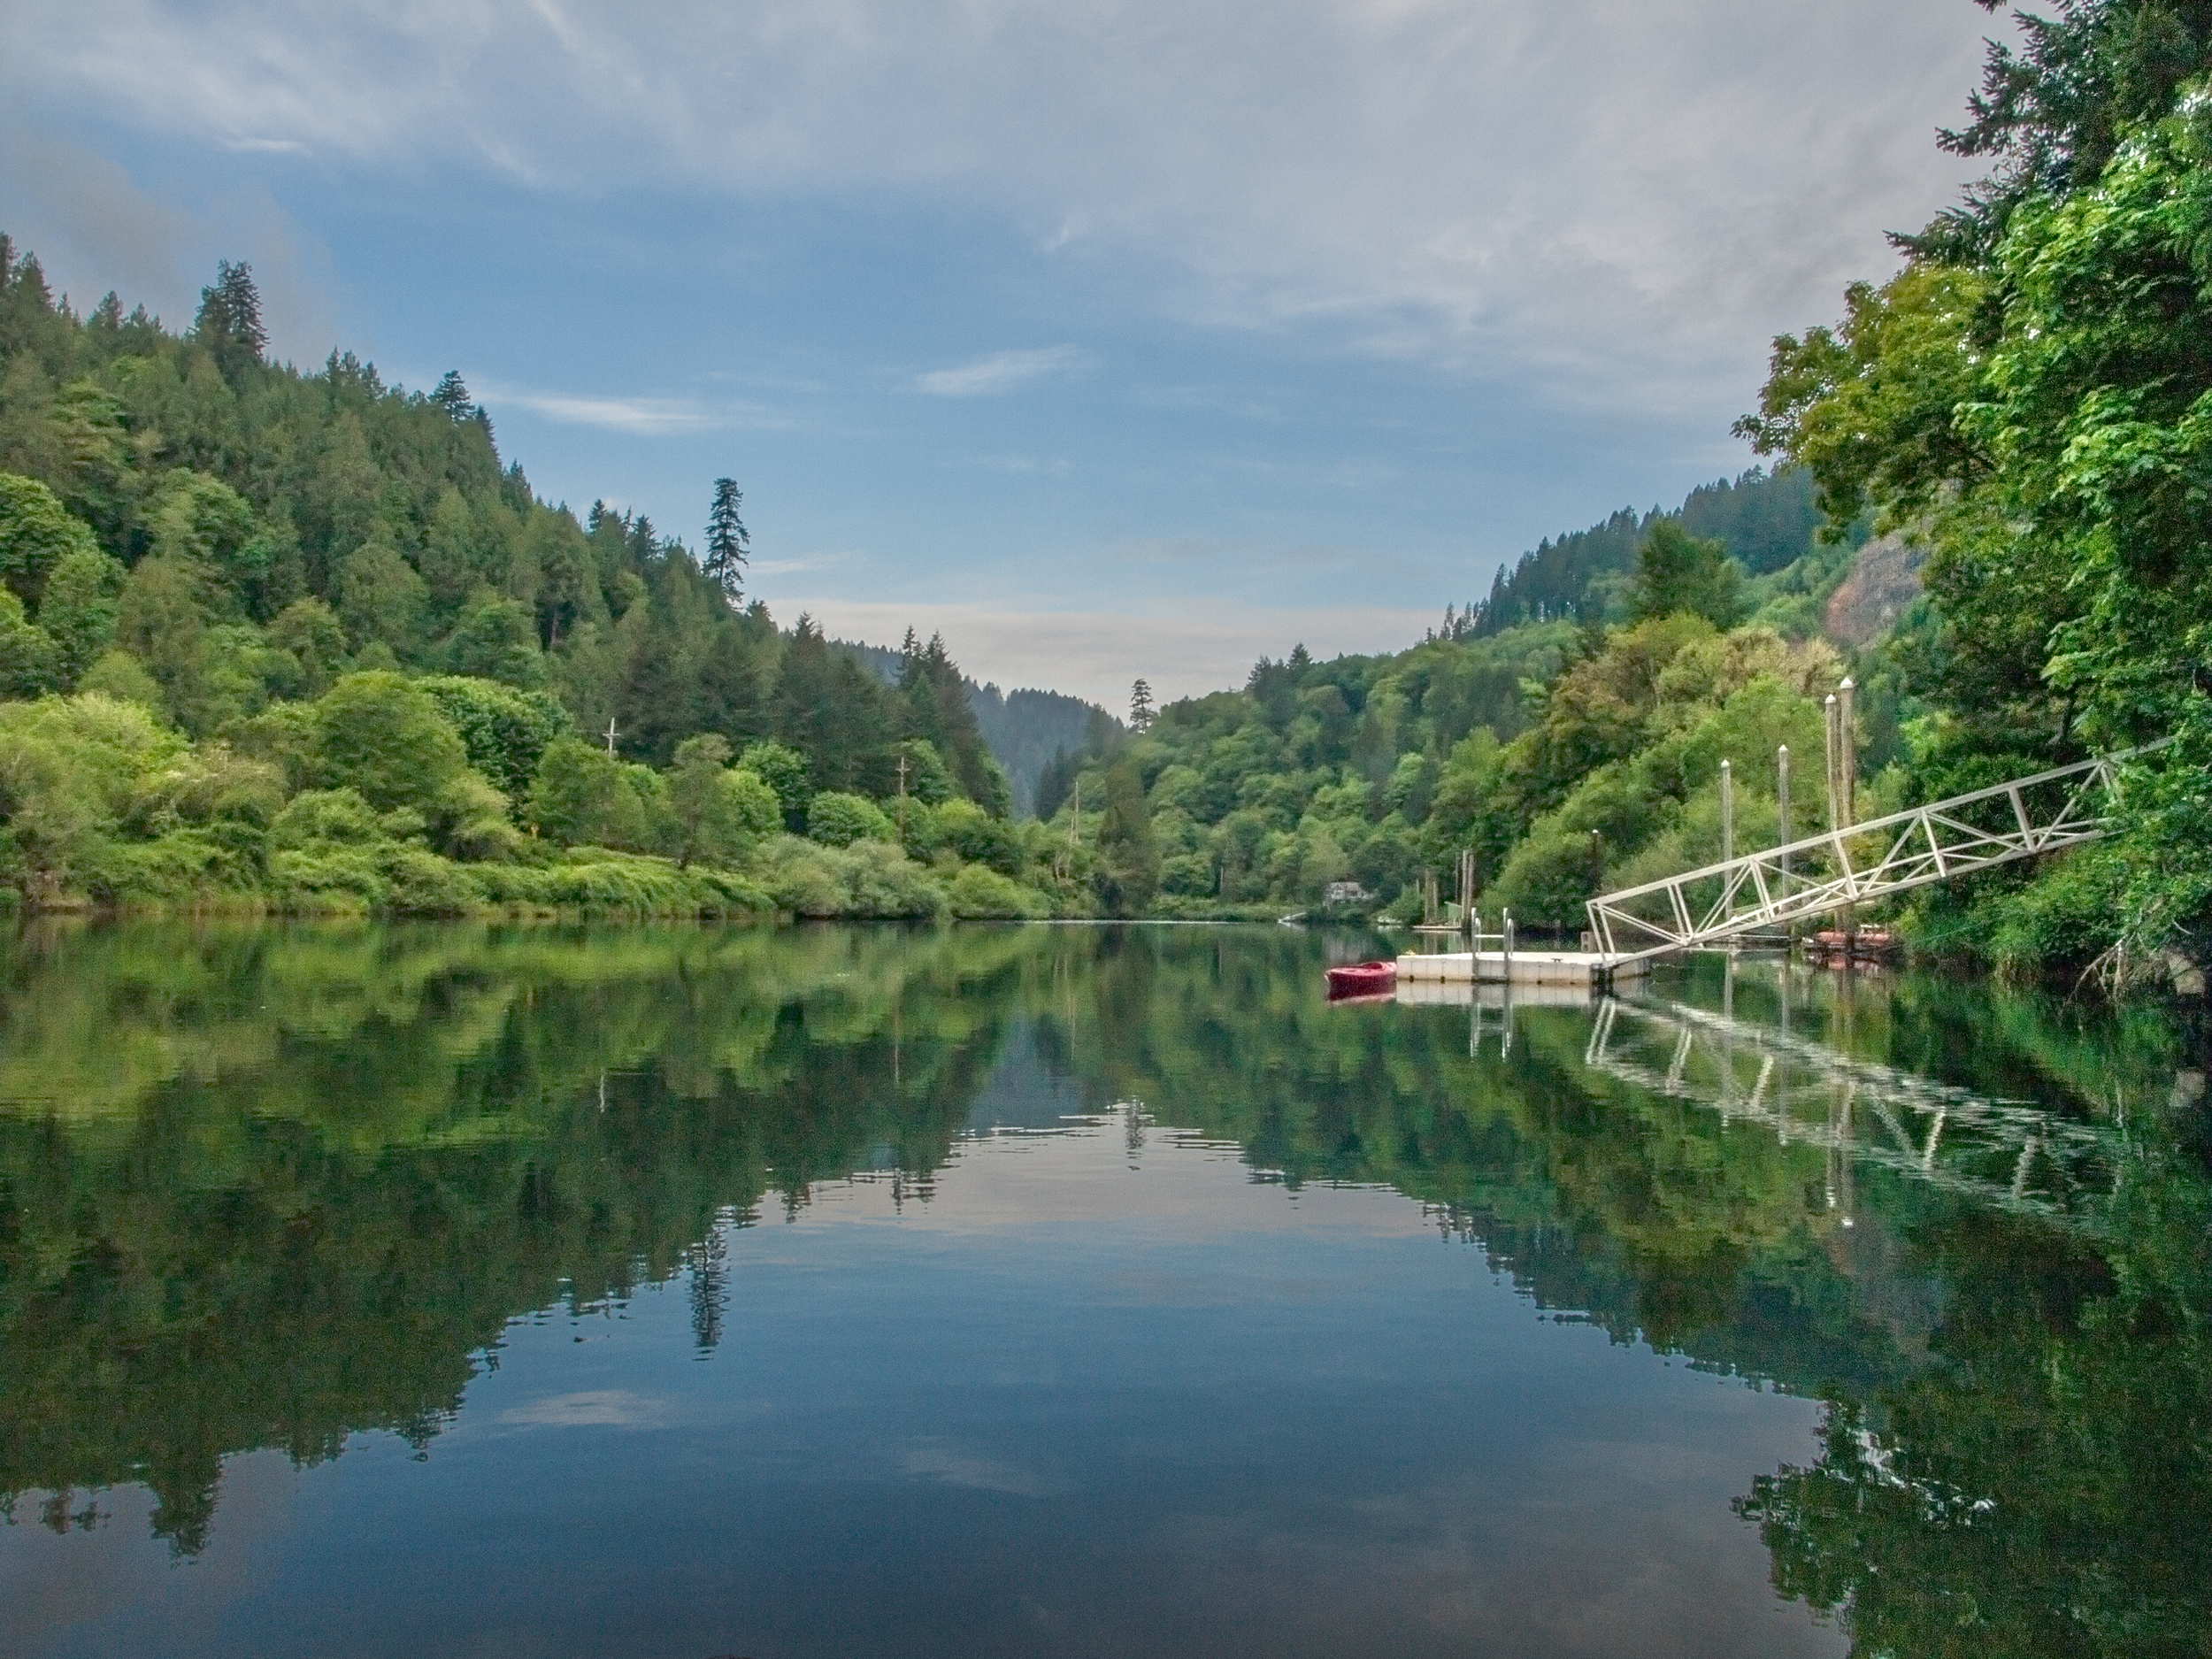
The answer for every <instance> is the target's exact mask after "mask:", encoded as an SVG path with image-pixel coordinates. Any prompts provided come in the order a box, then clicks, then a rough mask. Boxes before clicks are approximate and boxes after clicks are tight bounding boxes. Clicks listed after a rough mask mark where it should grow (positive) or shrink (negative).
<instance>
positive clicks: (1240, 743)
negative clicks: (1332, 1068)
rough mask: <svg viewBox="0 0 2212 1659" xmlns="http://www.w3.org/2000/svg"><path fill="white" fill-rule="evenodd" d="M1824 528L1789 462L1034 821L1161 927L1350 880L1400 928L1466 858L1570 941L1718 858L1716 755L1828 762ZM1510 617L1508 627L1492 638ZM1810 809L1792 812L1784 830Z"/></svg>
mask: <svg viewBox="0 0 2212 1659" xmlns="http://www.w3.org/2000/svg"><path fill="white" fill-rule="evenodd" d="M1821 524H1822V519H1821V515H1820V514H1819V512H1818V511H1817V510H1816V507H1815V506H1814V503H1813V484H1812V480H1810V478H1809V476H1808V475H1807V474H1806V473H1804V472H1801V471H1799V470H1797V469H1794V468H1785V469H1784V470H1782V471H1781V472H1778V473H1777V474H1776V475H1774V476H1771V477H1770V476H1769V475H1767V474H1766V473H1764V472H1760V471H1758V470H1757V469H1754V470H1753V471H1751V472H1747V473H1745V474H1744V475H1743V476H1742V477H1740V478H1739V479H1735V480H1720V481H1718V482H1716V483H1714V484H1711V485H1708V486H1704V487H1701V488H1699V489H1697V490H1694V491H1693V492H1692V493H1691V495H1690V496H1689V497H1688V499H1687V500H1686V502H1685V503H1683V505H1682V506H1681V507H1680V508H1679V509H1678V510H1676V511H1672V512H1664V513H1663V512H1653V513H1649V514H1646V515H1643V516H1641V517H1639V516H1638V515H1636V514H1633V513H1630V512H1623V513H1620V514H1617V515H1615V517H1614V518H1612V519H1611V520H1609V522H1608V523H1606V524H1603V525H1600V526H1596V527H1594V528H1593V529H1591V530H1589V531H1586V532H1582V533H1579V534H1575V535H1571V536H1564V537H1562V538H1560V539H1559V540H1558V541H1547V542H1545V543H1544V544H1543V545H1542V546H1540V547H1539V548H1538V549H1536V550H1535V551H1533V552H1532V553H1530V554H1529V555H1527V556H1526V557H1524V558H1523V559H1522V560H1521V562H1520V564H1519V565H1518V566H1517V568H1516V570H1515V572H1513V573H1512V574H1510V575H1508V574H1506V573H1504V572H1501V574H1500V578H1499V580H1498V583H1497V584H1496V586H1495V587H1494V589H1493V594H1494V600H1493V603H1492V604H1491V605H1489V606H1476V607H1471V608H1470V609H1469V610H1468V611H1464V612H1461V611H1449V612H1448V613H1447V615H1446V618H1445V621H1444V625H1443V626H1442V627H1441V628H1440V629H1438V630H1432V631H1431V633H1430V634H1429V636H1428V638H1427V639H1425V641H1422V642H1421V643H1419V644H1417V645H1416V646H1414V647H1413V648H1412V649H1409V650H1407V651H1403V652H1401V653H1398V654H1396V655H1393V656H1387V657H1338V658H1336V659H1334V660H1333V661H1329V662H1317V661H1315V660H1314V659H1313V658H1312V657H1310V656H1309V655H1308V654H1307V652H1306V651H1305V649H1304V648H1302V647H1301V648H1299V649H1296V650H1294V651H1293V652H1292V653H1291V655H1290V656H1289V657H1287V658H1286V659H1284V660H1282V661H1279V662H1278V661H1265V660H1263V661H1262V662H1261V663H1259V664H1257V665H1256V666H1255V668H1254V669H1253V671H1252V673H1251V676H1250V679H1249V680H1248V682H1247V684H1246V685H1245V687H1243V689H1241V690H1240V691H1225V692H1218V693H1216V694H1215V695H1211V696H1208V697H1202V698H1194V699H1189V700H1186V701H1183V702H1179V703H1171V704H1169V705H1168V706H1167V707H1166V708H1164V709H1163V710H1160V712H1159V715H1158V718H1156V720H1155V721H1154V722H1153V724H1152V726H1151V727H1150V729H1149V731H1148V733H1146V734H1145V735H1144V736H1143V737H1142V738H1141V739H1140V740H1138V741H1133V742H1132V743H1130V744H1128V745H1126V746H1125V747H1123V748H1120V749H1113V748H1111V747H1110V746H1107V745H1096V746H1094V748H1093V749H1092V750H1091V752H1090V753H1088V754H1087V755H1086V756H1082V757H1074V760H1073V764H1070V765H1068V766H1066V767H1065V768H1064V774H1065V775H1064V776H1063V775H1053V776H1048V780H1047V783H1046V785H1045V787H1044V789H1043V792H1042V794H1041V797H1040V800H1039V810H1040V811H1041V812H1045V813H1047V814H1048V815H1051V816H1054V817H1055V818H1056V823H1057V824H1058V825H1059V826H1060V827H1061V830H1062V833H1067V826H1068V819H1069V815H1070V814H1071V812H1074V811H1077V810H1080V811H1081V812H1082V814H1083V815H1084V817H1083V820H1082V823H1081V825H1080V826H1079V827H1078V829H1077V831H1076V833H1075V835H1074V839H1076V840H1078V841H1096V842H1097V843H1098V845H1099V848H1100V856H1101V858H1102V861H1104V862H1106V863H1108V864H1115V863H1118V864H1120V865H1121V866H1123V867H1125V870H1126V871H1127V872H1128V874H1129V877H1130V879H1133V881H1134V882H1135V883H1136V884H1137V886H1138V887H1140V888H1144V887H1147V886H1148V890H1149V891H1150V892H1151V894H1152V897H1151V901H1150V902H1152V904H1153V905H1154V906H1155V907H1156V908H1158V909H1161V910H1165V911H1168V912H1171V913H1181V914H1207V913H1213V912H1218V911H1221V910H1232V911H1235V910H1247V909H1249V910H1256V911H1261V912H1278V913H1279V912H1281V911H1285V910H1299V909H1307V908H1310V907H1312V906H1315V905H1317V904H1318V903H1319V902H1320V901H1321V900H1322V898H1323V896H1324V895H1325V891H1326V889H1327V888H1328V887H1329V886H1330V885H1331V884H1332V883H1334V882H1339V881H1352V882H1356V883H1357V884H1358V885H1359V886H1360V887H1362V888H1363V889H1364V890H1365V891H1366V892H1367V893H1368V894H1369V895H1371V900H1370V901H1369V902H1367V903H1366V904H1365V905H1364V906H1363V908H1369V909H1386V908H1389V907H1392V906H1398V907H1399V908H1401V909H1403V908H1406V907H1407V906H1409V905H1410V904H1411V903H1412V902H1413V901H1412V898H1411V896H1410V890H1411V888H1412V887H1413V886H1414V885H1415V884H1416V883H1417V880H1418V879H1419V876H1420V874H1421V872H1423V871H1425V870H1447V869H1448V868H1449V867H1450V866H1451V865H1452V864H1453V863H1454V862H1455V859H1456V857H1457V856H1458V854H1459V851H1460V850H1461V849H1463V848H1465V847H1472V848H1474V849H1476V852H1477V863H1478V870H1479V873H1480V875H1481V878H1482V880H1483V882H1484V885H1485V887H1486V893H1485V902H1488V903H1492V904H1509V905H1511V906H1512V907H1513V908H1514V910H1515V913H1516V914H1517V916H1518V917H1520V918H1522V919H1523V920H1524V922H1525V923H1526V924H1530V925H1535V926H1563V927H1564V926H1575V925H1577V924H1578V921H1579V917H1580V907H1581V902H1582V900H1583V899H1584V898H1586V897H1587V896H1588V895H1589V894H1590V893H1591V892H1594V891H1595V890H1597V885H1596V884H1597V883H1599V882H1600V881H1601V880H1604V881H1610V880H1613V879H1618V878H1620V877H1623V876H1624V875H1632V874H1636V873H1640V872H1645V871H1647V870H1650V871H1663V870H1666V869H1671V868H1672V867H1674V864H1675V861H1678V860H1683V859H1688V860H1690V861H1692V862H1696V861H1697V860H1698V859H1699V858H1700V857H1701V856H1703V855H1704V854H1706V853H1707V852H1708V851H1709V849H1711V848H1712V847H1713V846H1715V845H1717V834H1718V826H1717V809H1716V808H1715V806H1714V805H1713V803H1712V802H1711V801H1710V799H1709V795H1710V789H1711V785H1712V781H1713V779H1714V777H1715V776H1716V774H1717V768H1718V764H1719V762H1720V761H1721V760H1722V759H1723V758H1724V757H1733V758H1734V759H1735V760H1736V761H1737V762H1738V764H1739V765H1742V764H1744V763H1745V762H1746V761H1747V760H1748V759H1750V758H1751V757H1755V756H1758V755H1761V754H1764V755H1766V756H1771V755H1772V753H1773V750H1774V746H1775V745H1776V744H1777V743H1778V742H1781V741H1789V742H1790V743H1792V744H1793V745H1796V746H1799V751H1800V752H1801V753H1810V754H1812V755H1817V754H1818V753H1819V752H1820V743H1821V720H1822V716H1821V713H1820V703H1819V699H1820V698H1822V697H1824V696H1825V695H1826V694H1827V692H1828V690H1829V689H1830V688H1831V687H1832V686H1833V684H1834V683H1835V681H1836V680H1837V679H1839V677H1840V676H1841V674H1842V673H1843V672H1844V658H1843V657H1842V656H1841V655H1840V654H1839V652H1838V651H1837V650H1836V649H1834V648H1832V646H1830V645H1829V644H1828V643H1826V642H1825V641H1823V640H1821V638H1820V637H1819V625H1820V618H1821V611H1822V606H1823V604H1824V602H1825V601H1826V599H1827V598H1828V596H1829V595H1830V594H1831V593H1832V591H1833V589H1834V588H1835V587H1836V585H1837V583H1838V582H1839V580H1841V579H1842V577H1843V575H1844V574H1845V572H1847V570H1848V568H1849V566H1850V563H1851V559H1852V557H1853V555H1854V552H1855V548H1856V546H1857V545H1858V543H1860V542H1862V541H1863V540H1864V534H1863V527H1855V528H1851V529H1848V530H1847V531H1845V532H1843V533H1840V534H1837V535H1836V536H1835V538H1834V539H1833V541H1822V540H1820V539H1819V538H1818V537H1817V535H1816V532H1817V531H1818V529H1819V528H1820V526H1821ZM1700 530H1701V531H1708V532H1713V533H1715V534H1694V531H1700ZM1655 558H1656V563H1655ZM1500 607H1520V608H1521V611H1522V614H1523V615H1524V617H1525V619H1523V620H1518V621H1516V622H1513V623H1511V624H1510V625H1509V626H1497V624H1496V618H1497V617H1498V616H1499V615H1500V614H1502V613H1503V612H1502V610H1501V609H1500ZM1539 618H1540V619H1539ZM1872 690H1873V695H1870V697H1869V699H1868V707H1869V709H1870V715H1871V717H1872V718H1870V722H1869V724H1870V727H1871V728H1873V731H1872V733H1870V734H1871V735H1872V736H1874V737H1877V738H1878V737H1879V736H1880V735H1881V734H1882V733H1889V735H1890V737H1891V740H1892V741H1891V747H1892V748H1893V747H1894V741H1893V737H1894V728H1895V717H1896V713H1897V709H1896V703H1895V697H1894V695H1888V696H1887V698H1886V699H1885V695H1884V687H1882V686H1881V685H1877V686H1876V687H1873V688H1872ZM1808 743H1809V744H1810V746H1811V747H1810V749H1809V750H1808V749H1805V748H1804V747H1803V746H1804V745H1806V744H1808ZM1873 749H1874V754H1873V758H1874V760H1875V761H1876V763H1877V764H1878V763H1879V762H1880V761H1881V760H1882V759H1884V758H1886V755H1885V754H1884V752H1883V750H1882V749H1881V746H1880V743H1879V742H1878V741H1877V742H1875V743H1874V744H1873ZM1762 787H1763V786H1762V784H1761V781H1760V778H1759V775H1758V774H1757V773H1756V772H1754V771H1751V770H1747V772H1746V776H1745V787H1744V789H1743V792H1742V817H1743V822H1744V826H1745V829H1746V832H1747V833H1753V834H1755V833H1770V831H1771V829H1772V827H1773V826H1774V818H1775V809H1774V805H1773V795H1772V790H1771V786H1770V784H1769V785H1766V786H1764V788H1765V795H1764V798H1763V800H1762ZM1117 788H1118V790H1119V792H1120V797H1121V804H1120V810H1119V811H1118V812H1117V810H1116V808H1115V792H1116V790H1117ZM1140 790H1141V797H1142V803H1143V808H1144V810H1143V813H1142V814H1141V818H1140V817H1139V816H1138V815H1136V814H1135V812H1134V810H1133V809H1134V803H1135V798H1136V796H1137V794H1138V792H1139V791H1140ZM1762 813H1763V814H1764V819H1763V823H1762V820H1761V816H1760V815H1761V814H1762ZM1815 813H1816V808H1815V805H1814V803H1812V802H1811V801H1810V799H1809V797H1802V796H1801V798H1800V801H1799V803H1798V810H1797V813H1796V817H1797V818H1798V820H1799V822H1800V826H1801V827H1802V828H1805V829H1807V830H1809V829H1810V828H1811V827H1813V826H1814V823H1815ZM1592 832H1596V833H1595V834H1594V835H1593V833H1592Z"/></svg>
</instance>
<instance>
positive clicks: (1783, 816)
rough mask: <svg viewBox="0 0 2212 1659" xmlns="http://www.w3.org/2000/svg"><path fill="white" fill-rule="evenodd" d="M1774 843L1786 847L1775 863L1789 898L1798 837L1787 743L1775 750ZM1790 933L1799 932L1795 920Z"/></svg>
mask: <svg viewBox="0 0 2212 1659" xmlns="http://www.w3.org/2000/svg"><path fill="white" fill-rule="evenodd" d="M1774 812H1775V836H1774V844H1775V845H1776V846H1777V847H1779V848H1781V849H1784V850H1783V851H1782V852H1781V853H1780V854H1779V855H1778V856H1777V858H1776V859H1775V864H1776V866H1777V868H1778V870H1779V871H1780V872H1781V877H1782V879H1781V880H1780V881H1779V882H1778V883H1777V884H1776V891H1777V893H1778V895H1780V896H1781V897H1783V898H1784V899H1787V898H1788V896H1789V891H1790V855H1789V852H1788V848H1789V844H1790V842H1792V841H1794V840H1796V839H1797V837H1796V835H1795V833H1794V832H1793V830H1792V829H1791V827H1790V746H1789V745H1788V744H1787V743H1785V744H1783V745H1782V746H1781V747H1780V748H1778V749H1776V750H1775V751H1774ZM1790 933H1791V935H1792V936H1793V937H1794V936H1795V934H1796V933H1797V924H1796V923H1795V922H1792V923H1791V924H1790Z"/></svg>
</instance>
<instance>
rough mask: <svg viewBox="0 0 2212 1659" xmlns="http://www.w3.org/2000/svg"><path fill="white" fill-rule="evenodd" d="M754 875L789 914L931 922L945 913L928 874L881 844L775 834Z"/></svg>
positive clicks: (943, 901)
mask: <svg viewBox="0 0 2212 1659" xmlns="http://www.w3.org/2000/svg"><path fill="white" fill-rule="evenodd" d="M759 874H760V879H761V881H762V884H763V885H764V887H766V888H767V890H768V892H769V893H770V894H771V895H772V896H773V898H774V900H775V903H776V908H777V909H778V910H786V911H788V912H790V913H791V914H792V915H794V916H801V917H807V918H816V919H821V920H835V919H840V918H849V917H881V918H890V919H906V920H915V921H936V920H941V919H942V918H944V917H945V916H946V915H947V914H948V913H949V904H948V901H947V899H946V896H945V890H944V888H943V887H941V886H940V885H939V884H938V882H937V881H936V880H935V879H933V877H932V876H931V874H930V872H928V871H927V870H926V869H925V868H923V867H922V866H921V865H920V864H916V863H914V862H913V861H912V860H911V859H910V858H908V857H907V856H906V855H905V854H904V853H903V852H902V851H901V850H900V849H898V848H896V847H895V846H892V845H891V844H889V843H888V842H887V841H878V840H863V841H853V842H852V843H850V844H849V846H843V847H831V846H826V845H824V844H822V843H820V842H818V841H801V840H800V839H799V838H798V837H796V836H795V835H780V836H778V837H776V838H775V840H774V841H772V842H770V843H769V845H768V847H767V849H766V851H765V856H764V859H763V860H762V863H761V864H760V867H759Z"/></svg>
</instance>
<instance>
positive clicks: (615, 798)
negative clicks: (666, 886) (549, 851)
mask: <svg viewBox="0 0 2212 1659" xmlns="http://www.w3.org/2000/svg"><path fill="white" fill-rule="evenodd" d="M528 810H529V817H530V821H531V822H532V823H533V824H534V825H536V826H537V827H538V829H539V831H540V833H542V834H543V835H545V836H546V837H547V838H548V839H549V840H551V841H556V842H558V843H559V844H560V845H562V846H565V847H573V846H578V845H583V844H591V845H596V846H601V847H639V846H641V845H642V844H643V842H644V840H645V807H644V803H642V802H641V801H640V800H639V799H638V797H637V789H636V786H635V785H634V784H633V783H632V782H631V781H630V780H629V777H628V775H627V773H626V770H625V768H624V767H623V765H622V764H621V763H620V762H619V761H618V760H617V759H615V757H613V756H611V755H610V754H608V753H607V752H606V751H605V750H603V749H597V748H595V747H594V746H593V745H591V744H589V743H587V742H584V741H581V740H580V739H578V738H574V737H558V738H556V739H554V740H553V741H552V742H550V743H549V744H547V745H546V749H545V754H544V757H542V758H541V760H540V761H539V763H538V770H537V775H536V777H535V778H534V780H532V782H531V785H530V798H529V808H528Z"/></svg>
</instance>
